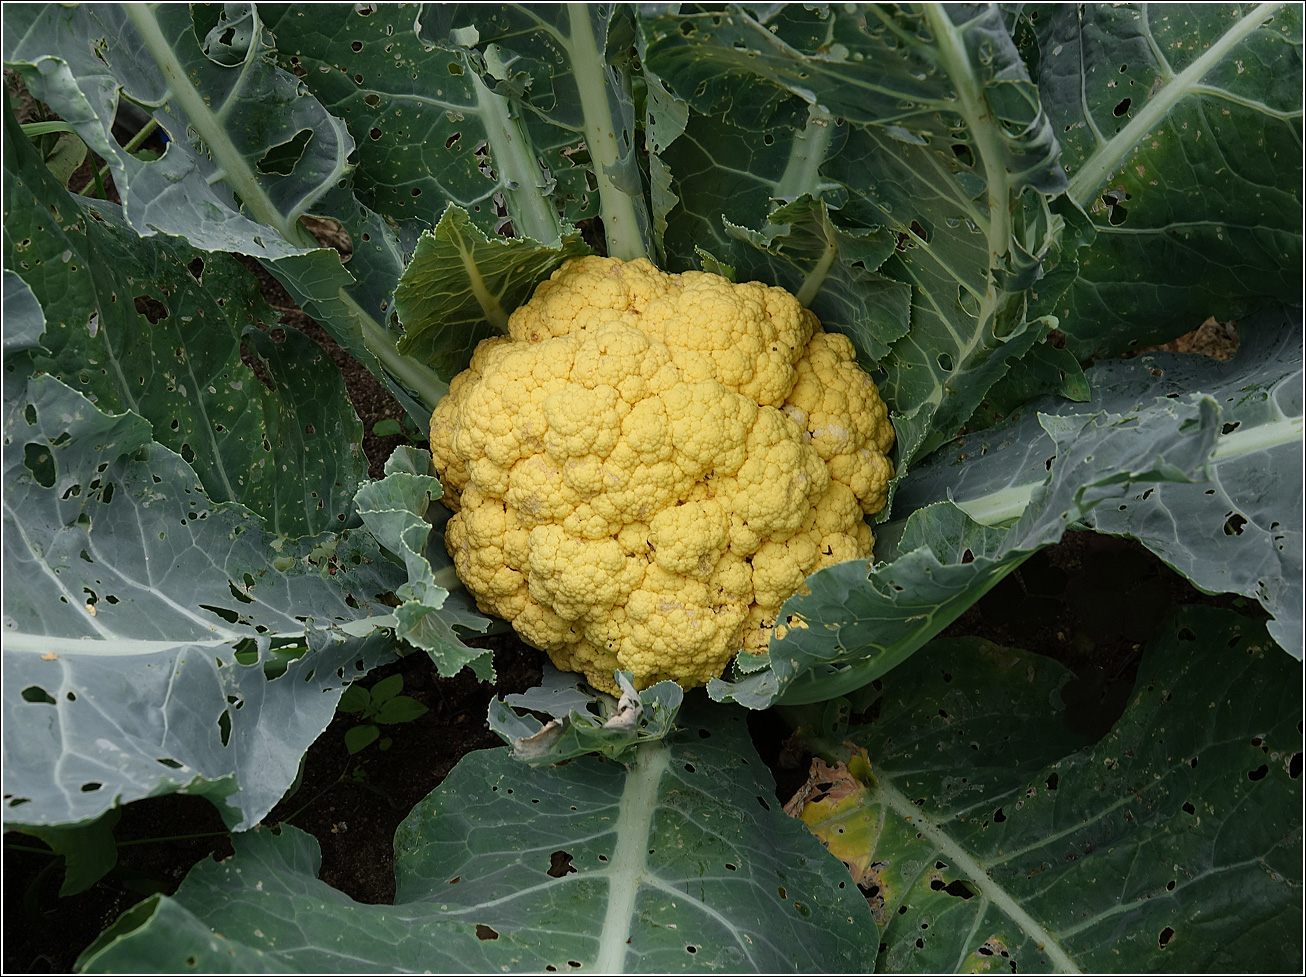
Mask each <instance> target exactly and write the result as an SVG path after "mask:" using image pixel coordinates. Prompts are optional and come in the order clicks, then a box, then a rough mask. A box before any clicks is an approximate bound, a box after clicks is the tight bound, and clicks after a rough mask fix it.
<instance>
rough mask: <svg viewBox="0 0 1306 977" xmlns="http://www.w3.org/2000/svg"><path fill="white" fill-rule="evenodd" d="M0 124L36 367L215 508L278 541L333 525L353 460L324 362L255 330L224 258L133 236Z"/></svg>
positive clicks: (262, 305)
mask: <svg viewBox="0 0 1306 977" xmlns="http://www.w3.org/2000/svg"><path fill="white" fill-rule="evenodd" d="M5 125H6V138H5V150H4V153H5V163H4V175H5V194H4V242H5V245H4V262H5V267H6V268H8V269H14V270H15V273H17V274H19V275H21V277H22V278H23V279H24V280H25V281H26V282H27V283H28V284H29V285H30V286H31V288H32V289H33V290H34V293H35V297H36V298H37V299H38V300H39V301H40V303H41V305H42V307H43V310H44V313H45V316H46V319H47V320H48V321H47V322H46V324H45V332H44V336H43V337H42V339H41V344H42V346H43V347H44V349H45V351H46V352H48V354H49V355H48V356H47V355H44V354H42V355H38V356H37V357H36V358H35V361H34V363H35V365H36V367H37V368H39V369H41V370H44V371H46V372H48V373H50V374H52V375H54V376H56V377H59V378H60V379H62V380H64V382H66V383H68V384H69V385H71V386H74V387H75V388H77V389H79V390H81V391H82V392H83V393H84V394H86V396H87V397H89V398H91V399H92V400H93V401H94V402H95V403H96V404H97V405H98V406H99V407H100V408H101V409H102V410H106V411H111V412H116V411H124V410H130V411H133V412H134V413H136V414H139V415H140V416H141V417H144V418H145V419H146V420H148V421H149V422H150V424H151V426H152V427H153V437H154V439H155V440H156V441H158V442H159V443H160V444H162V445H164V446H165V447H167V448H169V449H171V450H173V451H175V452H177V453H178V454H180V455H182V457H184V458H185V459H186V461H188V462H190V463H191V464H192V465H193V466H194V467H195V470H196V472H197V473H199V475H200V478H201V480H202V482H203V484H204V489H205V492H206V494H207V495H208V497H209V498H210V499H211V500H213V501H214V502H229V501H230V502H240V503H241V504H242V505H245V506H247V507H248V508H250V509H253V510H254V511H255V512H257V513H258V514H259V515H261V516H263V517H264V519H265V520H266V522H267V525H268V527H269V528H270V529H272V531H274V532H276V533H280V534H284V535H288V536H302V535H309V534H313V533H318V532H322V531H323V530H327V529H335V528H339V526H340V523H341V521H343V520H344V518H345V516H346V513H347V512H348V510H349V506H350V502H351V500H352V498H353V495H354V492H355V491H356V490H357V488H358V485H359V483H360V482H361V481H362V480H363V479H364V478H365V477H366V475H367V459H366V457H365V456H364V455H363V447H362V442H363V427H362V423H361V422H360V421H359V420H358V417H357V416H356V415H355V414H354V411H353V409H352V407H351V406H350V405H349V402H348V398H347V397H346V395H345V385H344V381H343V380H342V378H341V376H340V372H339V370H337V369H336V367H335V364H333V363H332V362H331V360H330V358H329V357H327V355H326V354H325V353H324V352H323V351H322V350H321V349H320V348H318V346H317V345H316V344H315V343H314V342H313V341H312V340H310V339H308V338H307V337H306V336H304V335H303V334H302V333H300V332H298V331H296V330H294V329H284V330H282V331H281V332H278V333H275V334H274V335H273V336H270V335H267V334H265V333H262V332H260V331H259V330H258V329H257V328H256V323H258V322H260V321H261V322H264V323H267V322H271V323H275V322H276V313H275V312H274V311H273V310H272V308H271V307H269V306H268V305H267V303H266V302H264V301H263V300H262V298H261V297H260V296H259V292H258V283H257V281H256V280H255V279H254V277H253V276H252V275H250V274H249V272H247V271H246V270H245V269H244V268H243V267H241V266H240V265H239V264H237V262H236V261H235V260H234V259H232V258H231V257H230V256H228V255H224V254H206V253H203V252H200V251H197V250H195V249H194V248H191V247H189V246H188V245H187V244H186V243H185V242H184V241H182V240H180V239H178V238H174V237H168V236H165V235H160V234H156V235H153V236H151V237H144V238H143V237H140V236H138V235H137V234H136V232H135V231H133V230H132V229H131V228H130V227H127V226H126V224H125V222H124V220H123V217H122V213H121V211H120V210H119V208H117V207H116V206H114V205H113V204H111V203H107V202H96V203H90V202H88V201H84V200H79V199H75V198H73V197H72V196H70V195H69V194H68V193H67V192H66V191H65V190H64V189H63V187H61V186H60V185H59V184H58V183H57V182H55V180H54V179H53V177H52V176H51V175H50V174H49V172H48V171H47V170H46V168H45V166H44V165H43V164H42V163H41V161H40V159H39V158H38V157H37V156H36V153H35V152H34V151H33V149H32V147H31V144H30V143H28V141H27V139H26V138H25V137H24V136H23V135H22V134H21V132H20V131H19V130H18V127H17V126H16V125H15V124H14V123H13V119H12V116H10V115H9V113H6V122H5ZM15 311H17V310H15ZM6 314H7V316H8V314H9V308H8V301H6ZM274 338H275V339H276V340H277V341H274ZM242 345H243V347H244V349H245V351H246V352H247V353H248V354H249V355H250V356H251V358H253V359H255V360H256V361H257V362H259V363H261V365H262V377H263V380H262V381H261V380H260V377H259V376H258V375H256V374H255V372H254V370H252V369H251V368H250V367H248V366H246V365H245V364H244V363H243V362H241V353H242ZM291 460H293V461H291Z"/></svg>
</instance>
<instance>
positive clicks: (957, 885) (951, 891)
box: [943, 879, 975, 900]
mask: <svg viewBox="0 0 1306 977" xmlns="http://www.w3.org/2000/svg"><path fill="white" fill-rule="evenodd" d="M943 891H944V892H946V893H947V894H948V895H950V896H956V897H957V898H958V899H962V900H965V899H972V898H974V896H975V893H973V892H972V891H971V890H970V886H968V885H967V884H966V883H965V882H963V881H961V879H954V880H953V881H951V882H949V883H948V884H947V885H945V886H944V887H943Z"/></svg>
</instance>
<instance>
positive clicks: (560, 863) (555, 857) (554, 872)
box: [549, 851, 576, 879]
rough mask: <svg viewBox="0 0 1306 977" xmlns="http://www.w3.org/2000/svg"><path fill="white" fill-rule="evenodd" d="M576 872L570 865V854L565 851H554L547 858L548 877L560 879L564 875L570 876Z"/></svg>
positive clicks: (574, 867)
mask: <svg viewBox="0 0 1306 977" xmlns="http://www.w3.org/2000/svg"><path fill="white" fill-rule="evenodd" d="M575 871H576V866H575V865H573V864H571V853H570V852H565V851H555V852H554V853H553V854H552V855H550V856H549V876H550V877H551V878H555V879H560V878H562V877H563V876H564V875H570V874H571V873H573V872H575Z"/></svg>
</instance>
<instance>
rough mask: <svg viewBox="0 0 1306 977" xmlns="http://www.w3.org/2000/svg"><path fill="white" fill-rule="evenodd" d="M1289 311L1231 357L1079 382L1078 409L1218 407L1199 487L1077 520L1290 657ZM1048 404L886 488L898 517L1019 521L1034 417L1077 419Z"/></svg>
mask: <svg viewBox="0 0 1306 977" xmlns="http://www.w3.org/2000/svg"><path fill="white" fill-rule="evenodd" d="M1301 328H1302V327H1301V311H1300V310H1298V309H1294V310H1290V311H1285V312H1280V313H1277V314H1270V313H1265V314H1262V315H1258V316H1254V317H1250V318H1248V319H1246V320H1244V322H1243V327H1242V330H1241V335H1242V337H1243V341H1242V344H1241V346H1240V347H1239V351H1238V354H1237V356H1235V357H1234V359H1233V360H1232V361H1230V362H1228V363H1219V362H1217V361H1215V360H1212V359H1210V358H1208V357H1205V356H1199V355H1195V354H1182V353H1148V354H1144V355H1142V356H1138V357H1135V358H1132V359H1128V360H1115V361H1104V362H1102V363H1099V364H1098V365H1097V366H1096V367H1094V368H1093V369H1091V370H1089V371H1088V374H1087V377H1088V380H1089V383H1090V384H1091V386H1092V388H1093V391H1094V392H1093V396H1092V399H1091V400H1090V401H1089V403H1088V404H1087V407H1088V409H1092V410H1099V409H1101V410H1108V411H1111V412H1113V413H1122V414H1127V413H1130V412H1132V411H1137V410H1139V409H1141V408H1145V407H1146V405H1147V404H1149V403H1152V402H1154V400H1155V398H1157V397H1165V398H1178V397H1184V396H1192V395H1194V394H1204V395H1206V396H1209V397H1211V398H1213V399H1214V400H1215V402H1216V403H1217V404H1218V405H1219V407H1220V418H1219V421H1220V427H1219V430H1220V437H1219V439H1218V441H1217V442H1216V445H1215V449H1214V454H1213V455H1212V457H1211V460H1210V465H1209V481H1206V480H1203V481H1199V482H1195V483H1191V484H1183V483H1178V482H1164V483H1157V484H1155V485H1150V486H1147V487H1140V488H1136V489H1133V490H1130V491H1128V492H1125V493H1124V494H1123V495H1122V496H1121V498H1120V499H1119V500H1118V501H1117V502H1116V503H1115V504H1112V505H1103V506H1100V507H1099V508H1097V509H1094V510H1093V511H1092V512H1090V513H1088V514H1087V515H1086V516H1085V522H1086V523H1087V524H1088V525H1089V526H1091V527H1093V528H1096V529H1098V530H1100V531H1101V532H1106V533H1111V534H1113V535H1121V536H1131V537H1133V538H1134V539H1137V540H1139V541H1140V542H1141V543H1142V544H1143V545H1144V546H1146V547H1147V548H1148V549H1150V550H1151V551H1152V552H1154V553H1156V555H1157V556H1159V557H1161V559H1163V560H1165V562H1166V563H1168V564H1169V565H1170V566H1172V567H1173V568H1174V569H1175V570H1177V571H1178V572H1180V573H1182V574H1183V575H1184V576H1186V577H1188V579H1190V580H1191V581H1192V582H1193V583H1194V584H1196V585H1197V586H1198V587H1200V588H1202V589H1203V590H1206V591H1211V592H1217V593H1238V594H1243V595H1245V596H1247V597H1252V598H1255V599H1256V600H1257V601H1259V602H1260V603H1261V605H1262V606H1263V607H1264V608H1265V609H1266V610H1267V611H1269V612H1270V614H1272V615H1273V616H1274V618H1275V620H1274V621H1272V622H1271V623H1270V625H1269V628H1270V634H1271V635H1272V636H1273V637H1274V639H1275V640H1276V641H1278V642H1279V643H1280V645H1282V646H1283V648H1284V649H1285V650H1287V651H1288V652H1289V653H1290V654H1292V655H1293V656H1294V657H1297V658H1300V657H1301V656H1302V650H1303V649H1302V618H1301V608H1302V601H1303V596H1302V595H1303V593H1304V592H1306V584H1304V583H1303V568H1302V538H1303V525H1302V514H1301V510H1302V476H1301V470H1302V437H1303V429H1304V428H1306V423H1304V422H1303V406H1302V394H1301V376H1302V372H1301V371H1302V367H1301ZM1084 409H1085V408H1083V407H1073V408H1070V407H1068V406H1067V405H1065V404H1060V403H1056V402H1053V401H1050V400H1042V401H1035V402H1033V403H1031V404H1029V405H1027V406H1026V408H1025V409H1024V410H1023V412H1022V416H1021V417H1013V418H1012V419H1011V421H1010V422H1009V423H1007V424H1005V425H1003V426H1002V427H998V428H994V429H993V430H991V431H985V432H982V433H980V434H976V435H972V436H970V437H968V438H964V439H961V440H959V441H958V442H957V443H956V444H955V445H950V446H949V448H948V449H947V451H944V452H940V453H939V454H937V455H936V456H935V457H934V458H932V459H931V460H930V461H929V462H928V463H927V464H926V465H924V466H920V467H918V468H917V469H916V470H915V471H913V472H912V473H911V474H910V475H909V476H908V477H907V478H906V479H904V480H903V482H902V483H900V485H899V488H898V504H899V505H900V506H903V507H906V508H908V509H911V508H916V507H918V506H922V505H928V504H930V503H932V502H934V501H936V500H938V499H942V498H949V499H951V500H953V501H954V502H955V503H956V504H957V505H959V506H960V507H961V508H962V509H964V510H965V511H966V512H967V513H969V514H970V515H971V517H972V518H974V519H977V520H979V521H980V522H982V523H985V524H989V525H993V524H1000V523H1002V522H1003V521H1005V520H1009V519H1011V518H1013V517H1015V516H1017V515H1019V513H1020V512H1021V511H1023V509H1024V507H1025V505H1026V504H1027V502H1028V500H1029V498H1030V495H1029V493H1030V490H1031V489H1032V487H1033V486H1035V485H1038V484H1041V483H1042V482H1043V481H1044V479H1045V478H1046V470H1045V468H1044V462H1045V459H1046V458H1047V457H1048V456H1049V455H1050V454H1051V453H1052V450H1053V446H1052V444H1051V442H1050V441H1049V439H1048V437H1047V436H1046V435H1045V434H1040V430H1041V425H1042V424H1043V421H1042V420H1041V419H1040V418H1041V417H1042V415H1039V416H1038V418H1036V414H1038V412H1039V411H1042V410H1046V411H1049V412H1051V411H1056V412H1061V411H1066V410H1075V411H1081V410H1084Z"/></svg>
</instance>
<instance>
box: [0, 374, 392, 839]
mask: <svg viewBox="0 0 1306 977" xmlns="http://www.w3.org/2000/svg"><path fill="white" fill-rule="evenodd" d="M5 392H6V395H7V399H6V403H5V446H4V481H5V531H4V564H3V569H4V621H5V632H4V635H5V636H4V652H3V654H4V673H5V685H4V692H3V707H4V729H5V735H4V748H5V792H6V795H7V797H6V803H5V819H6V822H7V823H11V824H18V825H24V824H26V825H53V824H64V823H70V822H79V821H84V820H86V819H88V818H91V817H95V816H97V815H99V814H100V813H102V812H103V811H106V810H108V809H110V808H111V807H114V806H116V805H118V804H123V803H127V802H129V801H132V800H136V799H138V798H141V797H149V796H154V795H158V794H165V793H174V792H178V791H183V792H187V793H200V794H205V795H207V796H210V797H212V798H213V799H214V800H215V802H216V803H219V805H220V809H221V810H222V812H223V814H224V817H226V818H227V819H228V821H229V823H231V824H232V825H233V826H236V827H240V826H248V825H251V824H255V823H257V822H258V821H259V820H260V819H261V818H262V817H263V816H264V815H265V814H267V812H268V811H269V810H270V809H271V808H272V806H273V805H274V804H275V803H276V802H277V800H278V799H279V798H280V797H281V795H282V793H283V792H284V791H285V789H286V787H287V786H288V785H289V784H290V783H291V782H292V781H293V780H294V778H295V774H296V770H297V768H298V764H299V758H300V756H301V755H302V754H303V752H304V751H305V750H306V749H307V748H308V745H309V744H310V743H311V742H312V741H313V740H314V739H316V737H317V736H318V734H319V733H321V731H322V730H323V729H325V728H326V725H327V723H329V722H330V720H331V716H332V714H333V713H334V711H335V703H336V699H337V698H338V696H339V693H340V691H341V690H342V689H343V688H344V686H345V685H346V684H347V683H348V682H349V681H350V680H352V679H353V678H355V677H357V676H358V675H361V674H364V673H365V672H367V671H368V670H370V669H371V668H373V667H375V665H376V664H378V663H380V662H381V661H383V660H386V659H387V658H389V657H390V656H391V655H392V650H393V639H390V638H387V637H383V636H376V637H373V638H366V639H361V640H360V639H353V638H347V637H346V636H345V635H344V634H343V633H342V632H340V631H339V630H338V629H337V628H336V627H335V625H337V624H344V623H349V622H357V621H358V620H359V619H363V618H367V617H368V616H369V615H373V616H379V615H381V614H384V613H385V612H387V611H388V610H389V608H388V607H387V606H386V605H385V604H383V603H381V602H380V601H379V600H378V599H377V595H384V594H385V593H386V592H388V591H390V590H392V589H393V588H395V587H396V586H398V585H399V583H400V581H401V580H402V577H401V576H400V575H399V574H397V573H394V572H393V571H392V570H391V569H390V566H389V564H388V562H387V561H386V560H385V559H383V558H382V557H381V554H380V553H379V552H378V550H377V546H376V543H375V542H374V541H373V540H372V539H371V538H370V537H369V536H367V534H365V533H354V534H347V535H341V536H338V537H335V536H333V537H325V538H321V539H318V540H316V541H315V542H316V544H317V545H316V546H315V547H312V548H310V545H308V544H307V543H303V544H299V545H290V544H288V543H286V542H285V541H284V540H282V541H276V540H274V539H273V537H271V536H270V535H268V534H266V533H265V532H264V531H263V530H262V528H261V527H260V523H259V519H258V517H257V516H255V515H254V514H253V513H252V512H250V511H249V510H248V509H244V508H242V507H240V506H238V505H234V504H231V503H211V502H210V501H209V500H208V499H206V498H205V496H204V493H203V490H202V489H201V487H200V486H199V484H198V482H197V479H196V477H195V473H194V472H193V471H192V470H191V468H190V467H189V466H187V465H186V464H185V463H184V462H183V461H182V459H181V458H179V457H178V456H177V455H175V454H173V453H172V452H170V451H168V450H167V449H165V448H163V447H161V446H159V445H157V444H155V443H153V442H152V441H151V439H150V429H149V424H147V423H146V422H145V421H144V420H142V419H141V418H139V417H136V416H135V415H132V414H120V415H108V414H104V413H102V412H100V411H99V410H97V409H96V408H95V407H94V405H92V404H91V403H90V402H89V401H87V400H86V399H85V398H84V397H82V396H81V395H80V394H78V393H76V392H75V391H73V390H70V389H69V388H67V387H66V386H64V385H63V384H61V383H59V381H57V380H55V379H54V378H52V377H48V376H46V377H40V378H38V379H35V380H31V381H29V382H28V384H27V386H26V397H24V396H22V394H23V388H22V386H20V385H19V384H18V383H12V384H11V383H6V384H5ZM15 395H17V396H15ZM41 456H44V461H42V462H41V463H39V464H36V463H35V460H36V459H39V458H41ZM274 546H275V547H276V548H279V549H280V551H281V553H282V556H283V557H284V559H285V561H286V562H285V564H284V566H285V567H286V569H284V570H278V569H274V566H273V561H274V559H275V558H276V549H275V548H274ZM278 637H294V638H298V639H301V640H302V642H303V644H304V646H305V647H306V649H307V653H305V654H303V655H302V656H301V657H299V658H298V659H297V660H295V661H293V662H291V663H289V665H288V666H287V667H286V669H285V672H284V674H283V675H282V676H281V677H280V678H278V679H275V680H269V679H268V678H267V676H266V674H265V670H264V664H265V663H267V662H269V661H271V660H273V659H274V657H275V656H274V655H273V652H272V641H273V639H275V638H278ZM247 649H253V650H255V651H256V652H257V655H256V658H255V661H254V662H253V663H252V664H248V665H245V664H241V663H240V662H239V661H238V659H237V657H236V656H237V654H238V653H241V652H244V651H245V650H247ZM29 690H36V691H37V692H40V693H42V694H39V695H38V694H35V692H33V693H32V694H31V695H29V694H27V693H28V692H29ZM237 790H238V792H236V793H234V794H233V792H235V791H237ZM224 799H225V800H224ZM223 805H225V806H223Z"/></svg>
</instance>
